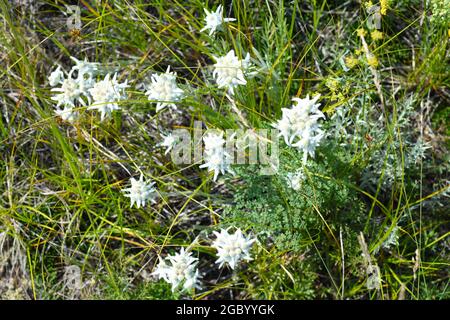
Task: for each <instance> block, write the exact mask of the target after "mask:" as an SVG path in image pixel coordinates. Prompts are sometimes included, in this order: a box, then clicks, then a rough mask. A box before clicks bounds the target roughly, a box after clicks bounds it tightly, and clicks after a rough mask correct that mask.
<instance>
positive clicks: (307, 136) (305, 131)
mask: <svg viewBox="0 0 450 320" xmlns="http://www.w3.org/2000/svg"><path fill="white" fill-rule="evenodd" d="M319 97H320V95H317V96H315V97H314V98H313V99H309V96H306V98H305V99H300V98H293V99H292V100H293V101H294V102H295V103H296V104H294V105H293V106H292V108H291V109H288V108H283V109H281V111H282V113H283V116H282V118H281V120H279V121H278V122H277V123H276V124H275V125H274V127H275V128H277V129H278V130H280V133H279V136H283V137H284V141H285V142H286V144H287V145H288V146H292V147H296V148H298V149H299V150H300V151H302V152H303V162H304V163H306V160H307V157H308V155H309V156H311V157H314V152H315V149H316V147H317V146H318V145H319V143H320V141H321V140H322V138H323V136H324V133H323V131H322V130H321V129H320V124H319V123H318V120H319V119H320V118H325V116H324V114H323V113H322V112H321V111H320V110H319V108H318V107H319V106H320V104H318V103H316V102H317V100H318V99H319Z"/></svg>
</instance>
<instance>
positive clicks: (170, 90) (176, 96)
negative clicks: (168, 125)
mask: <svg viewBox="0 0 450 320" xmlns="http://www.w3.org/2000/svg"><path fill="white" fill-rule="evenodd" d="M176 79H177V74H176V73H175V72H170V66H168V67H167V70H166V72H165V73H162V74H159V75H157V74H154V75H152V83H151V84H150V86H149V87H148V89H147V92H146V93H145V94H146V95H147V96H148V99H149V100H154V101H157V104H156V112H158V111H160V110H162V109H164V108H165V107H166V106H169V107H173V108H174V109H176V105H175V103H174V102H177V101H180V100H181V99H182V97H183V90H181V89H180V88H178V86H177V82H176Z"/></svg>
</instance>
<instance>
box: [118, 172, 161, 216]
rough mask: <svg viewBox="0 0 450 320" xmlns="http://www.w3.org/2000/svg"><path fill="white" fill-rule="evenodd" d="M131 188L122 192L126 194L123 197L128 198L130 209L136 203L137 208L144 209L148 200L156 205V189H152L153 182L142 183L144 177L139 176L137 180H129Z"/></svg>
mask: <svg viewBox="0 0 450 320" xmlns="http://www.w3.org/2000/svg"><path fill="white" fill-rule="evenodd" d="M130 181H131V187H130V188H125V189H123V190H122V192H127V194H125V197H128V198H130V201H131V204H130V207H133V205H134V204H135V203H136V206H137V207H138V208H140V207H141V206H142V207H145V204H146V202H147V201H149V200H150V202H152V203H156V196H157V193H156V189H155V188H154V187H153V185H154V184H155V183H154V182H147V181H144V177H143V175H142V174H141V176H140V178H139V180H136V179H134V178H131V180H130Z"/></svg>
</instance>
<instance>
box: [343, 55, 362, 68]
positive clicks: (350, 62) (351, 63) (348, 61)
mask: <svg viewBox="0 0 450 320" xmlns="http://www.w3.org/2000/svg"><path fill="white" fill-rule="evenodd" d="M358 63H359V60H358V59H357V58H355V57H354V56H348V57H345V65H346V66H347V67H348V68H350V69H352V68H354V67H355V66H356V65H357V64H358Z"/></svg>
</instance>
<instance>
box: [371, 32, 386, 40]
mask: <svg viewBox="0 0 450 320" xmlns="http://www.w3.org/2000/svg"><path fill="white" fill-rule="evenodd" d="M370 36H371V37H372V40H373V41H378V40H381V39H383V32H381V31H378V30H373V31H372V32H371V33H370Z"/></svg>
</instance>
